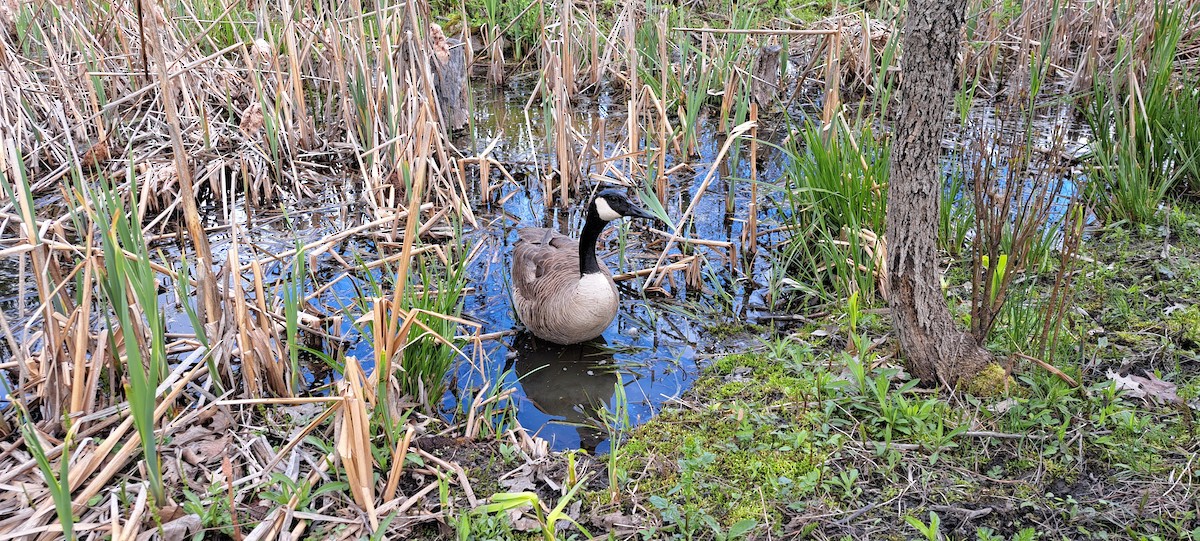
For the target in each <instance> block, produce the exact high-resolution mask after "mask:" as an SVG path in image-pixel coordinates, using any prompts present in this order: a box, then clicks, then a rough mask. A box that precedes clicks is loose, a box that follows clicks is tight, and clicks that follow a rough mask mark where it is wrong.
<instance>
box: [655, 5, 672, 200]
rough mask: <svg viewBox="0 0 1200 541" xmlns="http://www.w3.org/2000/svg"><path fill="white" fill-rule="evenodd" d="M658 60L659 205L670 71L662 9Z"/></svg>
mask: <svg viewBox="0 0 1200 541" xmlns="http://www.w3.org/2000/svg"><path fill="white" fill-rule="evenodd" d="M657 28H658V62H659V83H658V84H659V86H658V88H659V89H660V90H659V92H660V93H661V94H662V95H661V96H660V98H659V99H658V100H655V105H656V107H657V108H658V111H659V116H658V167H657V168H656V171H657V175H658V176H657V177H656V178H655V183H654V190H655V194H656V195H657V196H658V202H659V204H661V205H666V204H667V188H668V185H667V174H666V170H667V126H668V124H667V115H666V108H667V106H666V101H667V95H666V94H667V73H668V72H670V69H671V68H670V65H671V63H670V61H669V60H668V57H667V12H666V10H663V11H662V12H661V13H659V15H658V26H657Z"/></svg>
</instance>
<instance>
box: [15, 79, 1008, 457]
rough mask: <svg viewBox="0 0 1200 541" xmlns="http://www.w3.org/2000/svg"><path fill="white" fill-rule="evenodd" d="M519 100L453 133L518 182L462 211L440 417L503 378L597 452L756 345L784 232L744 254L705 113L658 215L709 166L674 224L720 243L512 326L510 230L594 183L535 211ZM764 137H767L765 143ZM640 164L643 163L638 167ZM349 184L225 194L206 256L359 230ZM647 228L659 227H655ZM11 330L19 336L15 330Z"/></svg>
mask: <svg viewBox="0 0 1200 541" xmlns="http://www.w3.org/2000/svg"><path fill="white" fill-rule="evenodd" d="M527 96H528V95H527V93H524V92H507V93H505V92H495V93H493V92H492V91H490V90H486V89H479V90H477V92H476V98H475V102H476V104H479V105H478V109H477V110H476V112H475V115H474V119H473V120H474V121H473V123H472V126H471V130H470V132H469V133H467V134H462V135H460V136H459V137H458V138H457V139H456V140H455V144H456V145H458V146H459V148H460V150H461V151H462V153H463V154H464V155H467V156H470V155H473V154H475V153H478V152H480V151H482V150H483V149H485V148H488V147H491V150H490V154H489V155H490V156H491V157H493V158H495V159H496V160H497V161H498V162H500V163H501V164H503V165H504V166H505V167H506V168H507V169H508V170H509V172H510V173H511V174H513V176H514V177H515V178H516V179H517V182H502V181H501V176H500V175H498V174H494V175H493V176H492V179H491V181H492V182H493V184H498V187H497V188H495V190H496V191H495V193H493V194H492V197H490V198H489V200H488V201H475V202H474V203H475V207H474V208H475V210H474V213H475V218H476V224H475V226H474V227H465V228H464V232H463V233H462V237H461V238H458V239H455V240H453V242H458V243H463V244H466V245H470V246H476V245H477V246H478V249H477V250H476V251H475V252H474V253H475V254H476V256H475V257H474V258H473V259H471V260H470V262H469V267H468V269H467V273H468V279H467V285H468V287H469V289H468V293H467V294H466V295H465V298H464V305H463V317H464V318H466V319H468V320H471V321H474V322H476V323H478V324H479V326H480V332H481V333H483V334H484V335H486V336H488V337H489V338H488V339H487V340H484V341H482V342H481V346H480V348H479V349H476V348H475V347H474V346H472V345H470V344H468V347H467V349H466V350H465V353H466V354H467V356H468V357H469V358H470V359H471V361H469V362H468V361H466V360H462V361H461V362H458V363H457V364H456V365H455V368H454V369H453V370H452V372H451V374H450V377H451V379H452V382H453V385H451V386H450V391H449V392H447V393H446V395H445V397H444V399H443V400H442V404H443V407H444V410H445V411H446V412H452V411H454V410H456V409H460V408H462V407H464V405H465V404H469V403H470V402H471V400H472V398H473V397H474V396H475V394H476V393H477V392H478V390H479V389H480V388H484V387H489V386H495V385H497V384H499V385H500V386H502V387H508V388H512V389H513V390H514V393H513V395H512V400H513V403H514V404H515V409H516V412H517V413H516V415H517V418H518V419H519V421H520V423H521V424H522V425H523V426H524V427H525V428H527V429H529V430H530V431H532V432H535V433H537V434H538V435H539V436H541V437H543V438H545V439H547V440H549V441H550V443H551V445H552V447H553V448H555V449H572V448H583V449H587V450H589V451H594V452H603V451H604V450H605V449H606V448H607V446H608V435H609V431H608V429H607V428H606V427H605V423H606V422H607V423H609V424H612V423H627V425H637V424H639V423H641V422H644V421H646V420H647V419H649V418H650V417H652V416H653V415H654V414H655V413H656V412H657V411H658V410H659V409H660V408H661V407H663V405H664V404H665V403H668V402H670V401H672V400H673V399H676V398H678V397H680V396H681V395H682V394H683V393H684V392H685V391H686V390H687V389H688V388H689V386H690V385H691V384H692V382H693V381H694V379H695V378H696V376H697V374H698V372H699V371H700V369H701V368H702V366H703V365H704V364H705V363H706V362H707V360H708V359H710V358H712V357H714V356H718V355H721V354H724V353H728V352H735V351H743V350H745V349H747V348H748V347H752V346H754V345H756V344H755V342H756V340H757V338H756V337H745V338H740V339H735V340H729V339H726V338H723V337H725V336H728V335H727V334H726V333H723V332H719V330H720V329H721V328H727V327H729V326H730V325H731V324H738V323H741V322H757V321H760V318H764V319H761V321H767V320H770V318H771V315H770V314H769V310H768V307H767V306H765V305H764V302H763V297H764V295H765V291H766V288H767V283H768V282H769V277H768V275H769V273H770V272H771V261H770V254H771V246H772V245H775V244H777V243H779V242H781V241H782V240H784V239H783V238H782V237H781V236H780V234H778V233H776V234H766V235H761V236H760V237H759V238H758V241H759V243H760V244H761V245H762V246H763V248H762V249H760V250H759V251H758V252H756V253H748V252H747V251H746V250H745V248H746V247H745V246H743V229H744V227H745V224H746V220H747V218H748V212H749V207H750V205H749V202H750V183H749V182H748V181H746V180H745V179H747V178H748V177H749V176H750V170H749V162H748V159H749V156H748V149H747V148H746V145H743V146H742V148H741V151H740V152H739V154H738V155H739V158H738V161H737V163H736V164H735V165H732V166H731V165H729V164H724V165H721V166H719V165H717V164H715V163H714V160H715V158H716V156H717V154H718V152H719V149H720V147H721V145H722V144H723V143H724V142H725V139H724V136H723V135H722V134H720V133H718V129H717V126H716V122H715V121H711V120H702V121H701V125H700V129H699V130H698V131H699V141H698V145H697V147H696V154H695V155H692V156H687V157H679V156H675V155H668V156H667V157H666V167H667V168H668V169H670V168H672V167H674V166H675V165H677V164H678V163H680V160H681V159H682V160H685V161H686V163H687V167H683V168H679V169H677V170H676V171H675V172H674V173H673V174H672V175H670V176H669V180H670V190H669V194H668V197H667V198H666V202H665V205H664V206H665V208H666V210H667V212H668V214H669V215H670V216H671V217H673V218H677V217H678V216H680V215H681V214H682V213H683V211H684V209H685V208H686V207H687V206H688V205H689V204H690V203H691V202H692V200H693V198H694V197H696V196H697V194H698V191H699V188H700V184H701V181H702V179H704V178H705V176H706V175H708V174H709V172H710V169H711V168H713V167H720V168H719V170H718V172H717V175H716V178H715V180H714V181H713V182H712V183H711V184H710V186H709V187H708V189H707V190H706V191H704V192H703V193H701V194H699V199H698V204H697V206H696V209H695V212H694V214H693V217H692V219H691V220H690V221H689V222H688V223H687V224H685V226H686V227H685V229H684V230H683V231H681V235H682V236H685V237H688V238H690V239H699V240H702V241H710V242H711V241H716V244H707V245H695V246H691V245H687V246H685V247H683V248H680V247H676V248H674V249H673V250H672V252H673V253H675V254H678V253H679V252H680V251H681V250H683V251H686V252H687V254H689V255H696V256H697V257H698V258H699V260H698V263H696V264H695V265H694V266H693V267H692V269H690V270H689V271H687V272H684V271H675V272H672V273H670V274H669V275H668V276H667V279H666V281H665V282H664V283H663V284H664V285H662V287H661V288H644V287H643V286H645V285H646V284H645V280H644V278H634V279H631V280H627V281H622V282H621V283H620V284H619V289H620V292H621V309H620V311H619V313H618V316H617V318H616V320H615V321H614V322H613V324H612V325H611V326H610V327H609V328H608V330H606V331H605V333H604V334H603V336H602V337H600V338H599V339H597V340H596V341H593V342H591V343H588V344H583V345H577V346H556V345H553V344H547V343H544V342H541V341H539V340H537V339H536V338H534V337H532V336H530V335H528V334H526V333H523V332H520V326H519V324H518V323H517V322H516V321H515V317H514V312H513V310H512V307H511V304H510V301H509V285H508V284H509V280H508V273H509V271H508V268H509V254H510V252H511V248H512V244H513V242H514V241H515V239H516V231H517V229H519V228H521V227H530V226H532V227H551V228H555V229H557V230H559V231H562V232H564V233H567V234H570V235H572V236H575V235H576V234H577V233H578V231H579V229H580V228H581V226H582V221H583V217H582V215H581V213H582V209H581V205H582V204H584V203H585V202H586V199H587V194H588V192H589V191H590V189H591V188H593V187H595V186H596V185H597V184H598V181H597V180H596V179H588V180H586V181H585V182H584V184H583V186H584V189H583V190H581V193H579V194H576V195H575V196H574V198H573V201H572V204H571V205H569V206H567V207H565V208H562V207H560V206H558V205H557V204H552V205H550V206H547V205H546V203H545V197H544V194H543V192H542V189H543V188H542V186H543V183H542V175H544V174H546V171H548V170H549V167H548V162H549V161H550V160H551V158H550V155H551V150H550V149H551V148H552V142H550V141H547V139H546V138H545V137H544V129H543V128H544V123H543V120H542V116H541V113H540V111H536V110H535V111H531V112H530V113H529V115H528V116H526V111H525V110H524V106H525V101H526V100H527V99H528V97H527ZM578 110H579V111H581V112H580V113H577V114H576V115H575V116H574V117H573V118H572V123H573V126H574V128H575V130H576V131H578V132H580V133H584V134H590V136H589V139H590V140H592V141H593V146H594V147H596V148H602V149H603V150H602V152H603V154H604V157H612V156H616V155H619V154H621V153H623V152H624V150H623V149H622V148H621V147H620V145H623V144H625V143H624V142H623V139H624V138H625V133H624V131H623V123H624V121H625V113H624V111H623V106H622V105H621V104H619V103H616V100H614V99H612V98H610V97H608V96H607V95H606V94H604V93H600V94H599V95H598V96H596V97H593V98H590V99H585V100H583V102H582V103H580V104H579V108H578ZM980 118H982V119H983V121H987V119H988V118H989V117H988V116H986V114H985V115H982V116H980ZM760 137H763V138H765V139H767V140H770V137H771V136H770V135H764V134H760ZM758 157H759V162H758V175H759V179H760V182H761V184H760V190H759V194H758V197H759V203H760V205H761V206H760V211H759V217H758V219H759V221H760V226H759V228H760V231H762V230H766V229H770V228H773V227H776V226H778V225H780V224H781V223H785V222H786V219H785V216H784V215H783V213H784V212H786V211H784V210H780V209H786V208H788V205H787V204H786V202H785V201H784V198H783V196H782V195H781V194H780V192H778V190H776V189H773V188H772V187H773V186H775V185H776V184H777V182H778V181H779V179H780V177H781V175H782V174H783V167H784V166H785V157H784V155H783V154H782V153H781V152H779V151H777V150H775V149H773V148H771V147H770V146H767V145H764V146H760V153H759V156H758ZM641 161H642V163H645V158H643V159H642V160H641ZM623 163H624V161H623V160H614V161H613V164H614V166H615V167H618V168H624V167H625V166H624V165H623ZM595 170H596V171H598V170H599V169H598V168H597V169H595ZM622 170H623V169H622ZM356 186H357V183H356V182H354V181H353V180H352V179H334V178H331V179H329V181H328V183H327V184H326V186H325V187H324V190H323V191H322V192H321V193H320V194H319V195H318V197H316V198H313V199H310V200H305V201H300V202H295V203H294V207H295V208H289V209H288V211H287V212H286V213H283V212H280V211H278V210H263V209H254V210H249V209H247V207H246V206H245V205H244V204H243V203H240V202H237V201H234V202H233V203H232V204H231V205H229V206H227V207H225V206H222V207H220V208H218V205H216V204H215V203H213V204H210V208H209V214H208V219H209V225H210V226H212V227H213V233H212V235H211V241H212V245H213V246H212V247H213V252H214V256H215V257H216V259H217V260H218V261H221V262H224V261H225V260H226V254H227V252H228V249H229V247H230V246H231V245H232V240H233V239H232V238H231V235H230V232H229V230H228V227H226V226H228V224H229V223H230V222H233V223H240V224H246V223H249V224H250V226H249V227H248V228H246V229H245V230H244V231H241V232H239V234H238V235H239V239H238V243H239V244H240V245H241V246H242V248H243V251H244V252H246V253H245V254H244V255H243V256H242V263H243V264H245V263H247V262H249V260H250V257H251V256H250V255H249V251H248V250H245V247H246V246H247V245H249V244H254V245H255V246H256V247H257V250H258V251H259V252H265V253H280V252H283V251H286V250H288V249H292V248H294V247H295V246H296V243H297V242H300V243H307V242H312V241H316V240H318V239H320V238H322V237H323V236H325V235H329V234H332V233H336V232H338V231H343V230H345V229H347V228H349V227H351V226H353V225H355V224H357V223H362V221H364V217H363V215H362V209H363V208H365V205H362V204H361V203H359V202H358V197H359V196H358V195H357V194H356V192H355V190H356V189H357V188H356ZM730 197H732V198H734V202H735V204H734V205H732V212H730V210H729V208H728V207H727V204H726V203H727V199H728V198H730ZM51 203H52V202H51ZM223 209H227V210H223ZM247 219H249V222H247ZM656 228H657V229H659V230H660V231H670V227H669V226H667V225H666V224H658V225H657V226H656ZM756 233H757V232H756ZM665 240H666V239H665V236H664V235H663V234H662V233H660V232H655V231H653V230H652V229H651V226H650V224H644V223H639V224H629V223H625V222H621V223H614V224H613V225H611V226H610V227H609V228H608V230H607V231H606V232H605V234H604V235H602V236H601V243H600V246H599V254H600V257H601V258H603V259H604V260H605V261H606V262H607V264H608V266H609V268H611V269H613V271H614V273H618V274H619V273H623V272H631V271H637V270H639V269H646V268H649V267H652V266H653V265H654V262H655V260H656V259H657V258H658V256H659V253H660V251H661V250H662V249H663V248H664V246H665V242H664V241H665ZM174 246H178V244H170V243H167V245H166V246H165V250H164V252H163V253H167V254H168V256H170V254H172V253H174V254H178V251H177V248H173V247H174ZM378 250H379V247H378V246H377V245H376V241H375V240H372V239H368V238H350V239H348V240H346V241H344V242H342V243H340V244H339V245H338V246H337V247H336V252H337V253H338V254H340V255H341V256H343V257H344V258H345V259H348V260H350V261H353V260H354V259H353V258H355V257H361V258H362V259H363V260H364V261H370V260H371V257H372V254H377V253H378ZM668 261H670V259H669V260H668ZM315 264H316V266H315V267H314V268H313V269H312V272H313V273H314V274H315V276H316V280H315V283H316V284H317V285H326V284H331V285H329V287H326V288H324V289H323V290H322V291H321V292H320V293H319V294H318V295H316V296H315V297H314V298H313V299H312V301H311V303H312V306H313V307H315V308H316V309H317V310H319V311H320V312H322V314H321V315H324V316H330V315H335V314H345V316H346V317H343V318H342V322H341V323H340V326H341V328H340V329H339V332H338V334H339V335H340V336H342V337H343V338H344V340H345V343H344V349H345V353H346V354H347V355H354V356H355V357H356V358H358V359H360V360H363V361H364V362H369V360H370V359H373V358H374V355H373V351H372V346H371V343H370V340H369V339H367V338H365V337H364V336H363V335H362V334H360V333H359V332H358V331H357V330H355V329H354V328H353V326H352V325H351V323H350V322H351V321H352V320H353V319H355V318H357V316H358V315H361V312H360V311H358V310H357V309H356V308H355V307H354V306H352V299H354V298H355V297H356V295H358V294H359V293H360V292H361V290H362V287H363V285H364V284H363V280H364V277H363V276H356V275H354V274H353V273H346V272H345V270H344V269H343V268H342V267H341V266H340V265H333V264H332V262H331V261H330V256H328V255H326V256H323V258H318V259H317V261H315ZM265 270H266V274H267V276H266V278H267V279H268V280H269V281H271V280H276V279H278V278H280V277H282V276H285V275H287V274H288V272H289V269H288V268H287V267H286V263H277V264H274V265H268V267H267V268H266V269H265ZM19 274H20V273H19V272H18V269H17V266H16V263H15V260H14V259H13V258H2V259H0V308H3V310H4V312H5V314H6V315H7V316H9V319H10V321H13V322H19V321H22V320H23V318H25V317H28V316H29V315H30V313H32V311H33V310H34V309H36V291H35V290H33V288H32V282H31V280H28V279H24V280H19V279H18V276H19ZM685 282H686V283H687V285H685ZM308 287H309V291H310V292H312V291H313V289H315V288H314V286H313V285H312V284H309V286H308ZM643 289H647V291H643ZM22 299H23V302H21V301H22ZM162 302H163V309H164V310H165V311H166V313H167V316H168V320H169V322H170V327H169V329H168V332H170V333H180V334H186V333H190V332H191V329H190V324H189V323H188V319H187V318H186V316H184V315H183V312H182V311H181V309H180V306H179V304H178V299H176V298H175V296H174V293H172V292H165V293H164V294H163V296H162ZM21 332H23V331H20V330H19V329H17V333H18V335H20V334H21ZM0 348H4V349H3V350H2V351H3V355H0V362H3V361H5V360H7V357H9V356H10V355H9V354H8V353H7V348H6V346H0ZM336 377H337V376H336V374H333V373H330V372H329V371H328V370H326V369H322V368H320V367H316V368H313V369H312V370H311V371H310V372H308V373H306V374H305V378H306V380H307V382H308V384H309V385H310V386H311V387H312V388H314V389H316V390H317V392H322V391H321V390H320V389H321V388H322V386H324V385H327V384H329V383H331V382H332V381H333V380H334V379H336ZM617 386H620V388H621V389H622V392H621V393H618V392H617ZM619 395H623V398H624V404H620V405H621V406H625V407H624V408H621V409H623V410H624V411H627V417H625V418H621V419H614V418H612V417H611V416H606V415H603V414H598V413H597V412H598V411H600V410H607V411H617V410H618V407H617V406H618V404H617V402H618V400H619V398H618V396H619Z"/></svg>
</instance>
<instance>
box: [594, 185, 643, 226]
mask: <svg viewBox="0 0 1200 541" xmlns="http://www.w3.org/2000/svg"><path fill="white" fill-rule="evenodd" d="M588 214H589V218H590V217H592V216H595V217H596V218H599V219H601V220H604V221H606V222H611V221H613V220H617V219H620V218H622V217H625V216H628V217H630V218H647V219H650V220H657V219H658V218H657V217H656V216H655V215H653V214H650V212H649V211H647V210H646V209H644V208H642V207H639V206H637V205H635V204H634V203H633V201H630V200H629V198H628V197H626V196H625V194H624V193H621V190H618V189H615V188H609V189H607V190H603V191H601V192H600V193H598V194H596V197H595V198H594V199H592V204H591V205H590V206H589V207H588Z"/></svg>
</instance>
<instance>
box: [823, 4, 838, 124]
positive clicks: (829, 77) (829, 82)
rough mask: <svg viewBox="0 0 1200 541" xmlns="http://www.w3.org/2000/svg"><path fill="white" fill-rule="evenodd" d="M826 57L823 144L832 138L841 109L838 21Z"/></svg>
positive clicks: (830, 38)
mask: <svg viewBox="0 0 1200 541" xmlns="http://www.w3.org/2000/svg"><path fill="white" fill-rule="evenodd" d="M828 39H829V40H830V41H829V46H828V47H827V56H826V57H825V99H824V100H823V101H824V107H823V108H822V113H821V123H822V125H824V127H825V133H824V135H825V143H826V144H828V143H829V140H830V138H832V137H833V136H834V131H835V130H833V129H832V127H833V122H834V119H835V116H836V115H837V112H838V109H840V108H841V97H840V96H839V90H840V89H841V87H842V81H841V78H842V70H841V68H839V67H838V66H839V62H841V52H842V20H841V19H838V22H837V30H836V32H834V33H833V34H832V35H830V36H829V38H828Z"/></svg>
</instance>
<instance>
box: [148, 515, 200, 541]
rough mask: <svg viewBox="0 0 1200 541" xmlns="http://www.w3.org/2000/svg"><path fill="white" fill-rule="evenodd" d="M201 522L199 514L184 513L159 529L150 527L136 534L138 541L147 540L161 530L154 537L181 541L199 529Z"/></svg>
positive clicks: (164, 540) (162, 539) (166, 540)
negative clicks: (160, 533)
mask: <svg viewBox="0 0 1200 541" xmlns="http://www.w3.org/2000/svg"><path fill="white" fill-rule="evenodd" d="M201 526H203V524H202V523H201V522H200V515H195V514H193V515H184V516H183V517H181V518H178V519H175V520H172V521H171V522H168V523H166V524H163V525H162V528H161V530H159V529H152V530H147V531H145V532H142V534H141V535H139V536H138V541H149V540H150V539H152V538H155V537H154V534H156V533H159V532H160V531H161V532H162V535H160V536H158V537H157V538H156V539H159V540H160V541H183V540H184V539H188V538H190V537H191V536H193V535H195V534H196V533H197V532H199V531H200V528H201Z"/></svg>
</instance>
